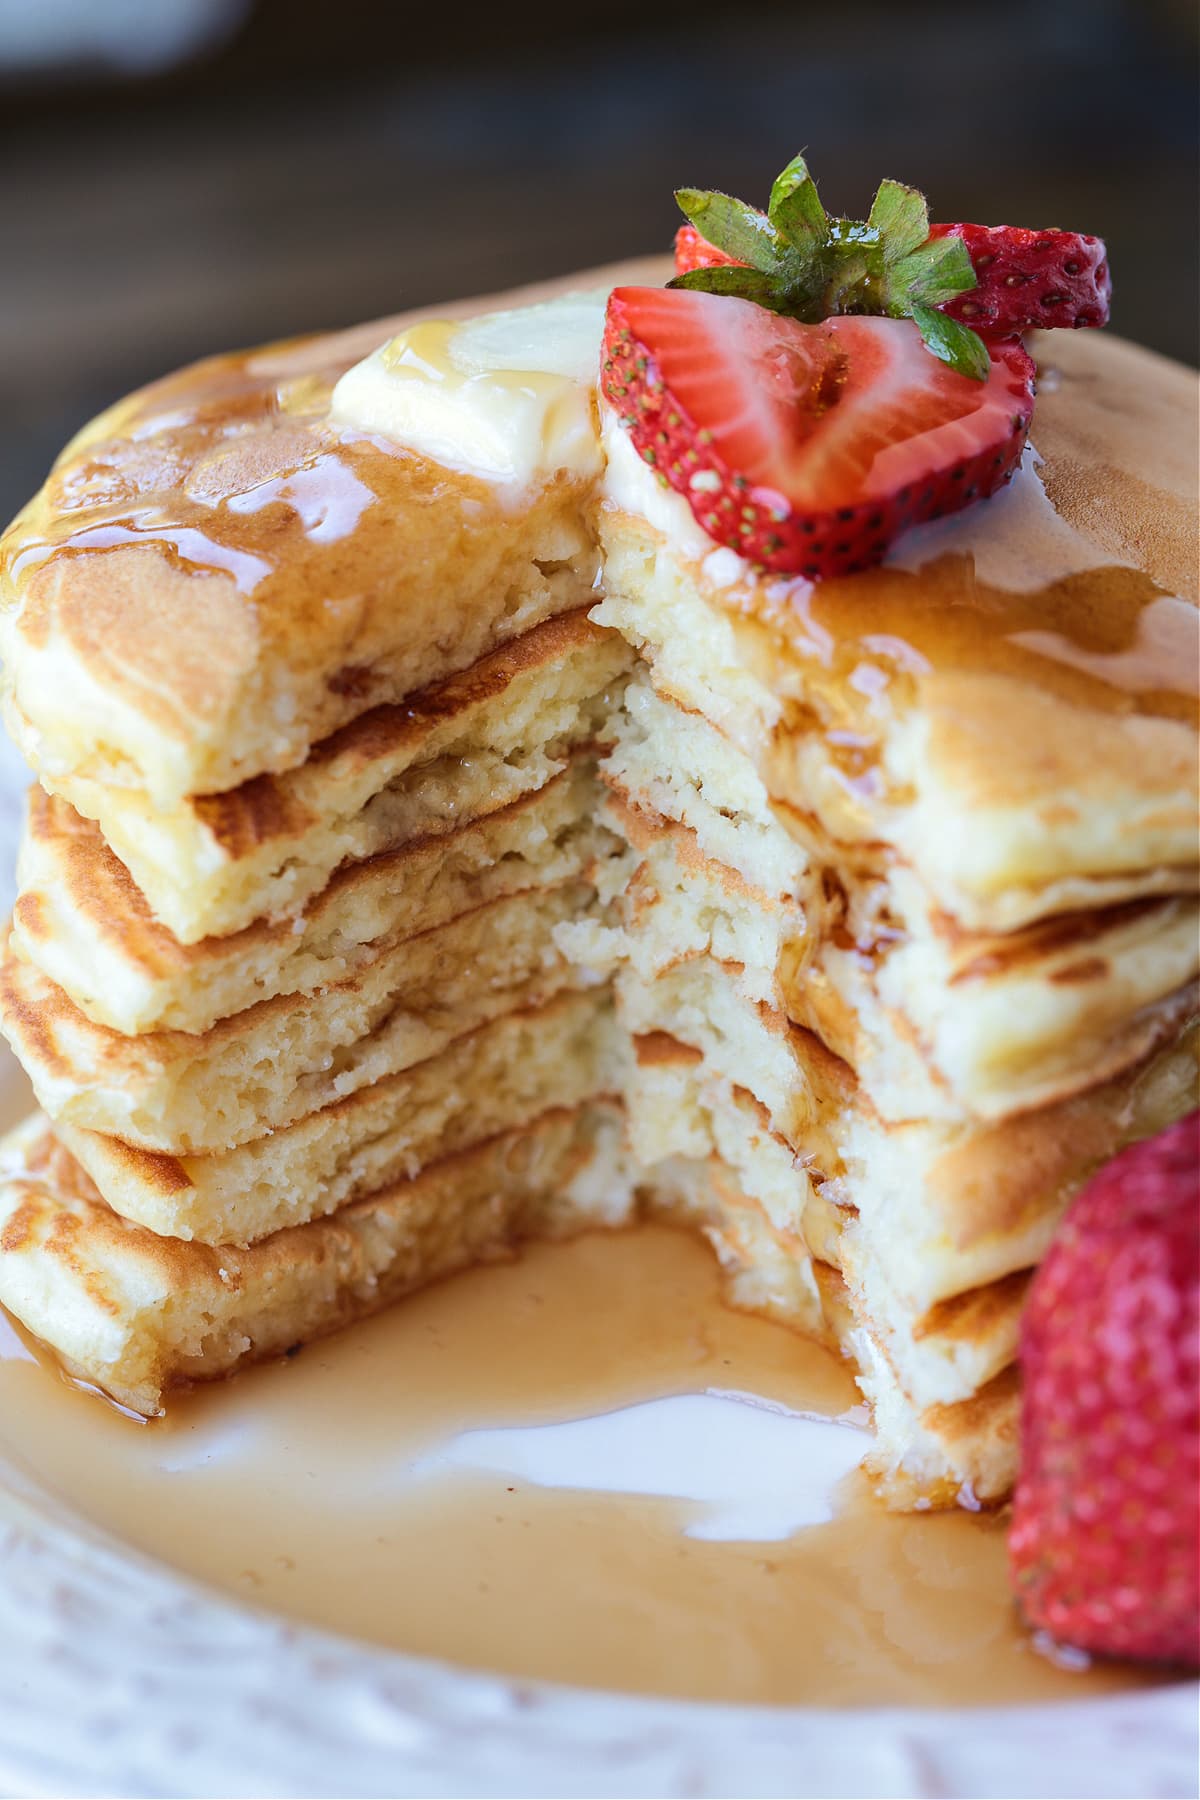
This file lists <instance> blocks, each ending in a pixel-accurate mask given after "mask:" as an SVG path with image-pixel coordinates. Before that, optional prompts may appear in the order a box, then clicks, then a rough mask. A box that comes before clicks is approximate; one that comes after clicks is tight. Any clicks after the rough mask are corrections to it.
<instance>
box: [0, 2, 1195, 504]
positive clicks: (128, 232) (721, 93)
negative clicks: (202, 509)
mask: <svg viewBox="0 0 1200 1800" xmlns="http://www.w3.org/2000/svg"><path fill="white" fill-rule="evenodd" d="M32 3H33V4H34V5H35V6H37V5H42V6H47V5H49V4H50V0H32ZM157 3H158V4H159V5H161V6H165V7H170V6H171V5H172V4H175V0H157ZM202 3H203V0H202ZM209 3H213V4H216V5H218V6H219V7H224V8H225V9H226V11H225V17H224V30H225V34H226V35H225V36H224V38H223V40H221V41H218V42H216V43H214V44H212V45H210V46H209V47H208V48H207V49H205V50H204V51H203V52H202V53H200V54H199V55H194V56H193V57H192V58H191V60H190V61H187V62H186V63H185V64H184V65H183V66H181V67H176V68H174V69H167V70H161V69H160V70H159V71H158V72H157V73H154V74H153V75H150V76H147V75H146V74H145V72H141V73H137V72H131V70H130V68H129V67H128V66H126V67H125V68H124V69H122V70H121V71H118V72H116V73H114V71H113V70H112V69H111V68H110V67H104V66H103V65H102V63H101V62H100V60H99V59H98V56H97V52H96V51H95V48H94V47H93V46H87V45H84V44H83V43H82V41H81V40H72V39H69V40H68V41H67V43H66V46H65V48H66V51H67V56H66V62H65V65H64V64H63V62H62V61H61V60H59V61H58V62H56V63H54V64H51V65H42V66H38V67H31V66H29V64H28V61H27V62H26V65H25V66H17V65H14V64H12V63H11V61H10V65H9V67H8V68H7V71H6V69H5V65H4V41H3V31H2V27H3V18H4V8H3V5H2V4H0V233H2V238H0V245H2V248H0V255H2V257H3V264H2V268H0V513H3V514H4V515H5V516H7V515H8V514H9V513H11V512H12V511H13V510H15V508H16V507H17V506H18V505H19V504H20V503H21V502H22V501H23V500H24V499H25V498H26V497H27V495H28V494H29V493H30V492H31V491H32V489H33V488H34V487H35V486H36V484H37V482H38V481H39V480H40V479H41V477H42V474H43V473H44V471H45V468H46V467H47V465H48V463H49V462H50V460H51V458H52V456H53V455H54V453H55V451H56V450H57V449H58V448H59V446H60V445H61V443H62V442H63V440H64V439H65V438H66V437H67V436H68V435H69V434H70V432H72V431H73V430H74V429H75V428H76V426H78V425H79V424H80V423H81V422H82V421H83V420H84V419H86V418H87V417H88V416H89V415H91V414H92V413H94V412H95V411H97V410H98V409H99V408H100V407H102V406H103V405H105V404H106V403H107V402H108V401H109V400H110V399H112V398H114V397H115V396H116V395H118V394H119V393H121V392H122V391H124V390H126V389H127V388H129V387H131V386H133V385H135V384H137V383H139V382H141V381H144V380H146V379H149V378H150V377H151V376H153V375H155V374H157V373H160V372H162V371H163V370H165V369H166V368H169V367H171V366H173V365H175V364H178V363H180V362H183V361H186V360H188V359H190V358H192V357H195V356H198V355H201V354H203V353H205V352H207V351H209V350H214V349H218V348H222V347H226V346H230V345H235V344H239V343H250V342H255V341H258V340H261V339H264V338H269V337H278V336H284V335H288V334H291V333H294V332H299V331H305V330H309V329H315V328H319V327H324V326H332V325H337V324H342V323H346V322H349V321H351V320H355V319H360V318H365V317H369V316H371V315H373V314H376V313H383V312H388V311H392V310H394V309H396V308H398V307H401V306H403V305H405V304H416V303H418V302H425V301H430V300H436V299H439V298H449V297H451V296H453V295H460V294H466V293H470V292H473V291H487V290H489V289H494V288H496V287H500V286H506V285H509V284H511V283H515V282H519V281H523V280H526V279H533V278H535V277H539V276H544V275H551V274H555V273H559V272H562V271H565V270H569V269H572V268H575V267H579V266H582V265H585V264H588V263H594V262H603V261H606V260H609V259H612V258H616V257H619V256H623V255H627V254H632V253H635V252H642V251H649V250H655V249H661V248H665V247H666V246H667V245H668V243H669V241H670V236H671V233H672V231H673V230H674V226H675V223H676V213H675V208H674V204H673V202H672V199H671V189H672V187H673V186H676V185H679V184H680V183H682V182H688V183H694V184H697V185H713V186H721V187H726V188H729V189H732V190H733V191H735V192H738V193H741V194H742V195H744V196H745V197H746V198H748V199H753V200H756V201H759V202H761V201H762V200H764V199H765V195H766V191H767V188H768V185H769V182H770V179H771V177H772V175H773V174H774V173H775V171H776V169H777V168H778V167H779V166H781V164H782V163H783V162H784V161H785V160H786V158H787V157H788V156H789V155H791V154H792V153H793V152H794V151H795V150H796V149H798V148H800V147H801V146H807V147H808V150H809V153H810V160H811V162H812V165H813V167H814V171H815V173H816V174H817V177H818V179H819V181H820V184H821V191H822V196H823V198H824V199H825V201H826V203H827V205H829V206H830V208H831V209H832V210H836V211H840V212H848V213H860V214H861V213H862V212H863V211H864V210H865V208H866V205H867V203H868V201H869V197H870V194H871V192H872V190H873V187H874V184H875V182H876V181H877V179H878V178H879V177H880V176H882V175H893V176H896V177H898V178H901V179H905V180H909V181H914V182H916V183H918V184H919V185H920V186H922V187H923V188H925V190H926V192H927V193H928V194H929V195H930V197H931V202H932V209H933V214H934V217H935V218H941V219H951V218H973V219H982V220H986V221H991V222H998V221H1003V220H1007V221H1010V222H1015V223H1022V224H1030V225H1058V224H1061V225H1068V226H1072V227H1075V228H1078V229H1080V230H1087V231H1095V232H1099V233H1101V234H1102V235H1104V236H1105V237H1106V238H1107V239H1108V240H1109V246H1110V250H1111V254H1112V264H1113V269H1114V278H1115V284H1116V295H1115V306H1114V323H1115V326H1116V328H1117V329H1118V330H1120V331H1122V332H1124V333H1126V334H1127V335H1128V336H1131V337H1134V338H1137V339H1139V340H1141V341H1142V342H1144V343H1148V344H1151V345H1153V346H1155V347H1157V348H1159V349H1161V350H1164V351H1167V352H1170V353H1171V354H1173V355H1176V356H1182V357H1185V358H1188V359H1194V358H1195V355H1196V348H1195V343H1196V313H1195V295H1196V238H1195V229H1194V221H1195V207H1196V156H1197V148H1196V101H1195V93H1196V79H1195V78H1196V39H1195V12H1194V8H1193V7H1192V6H1191V5H1190V4H1187V5H1183V4H1173V3H1172V0H1007V3H1006V4H1005V5H1004V6H1003V7H1002V8H1001V7H997V6H992V7H987V8H980V7H973V6H970V5H967V4H964V3H962V0H958V3H957V4H948V3H945V0H906V3H905V4H895V3H883V0H880V3H872V0H826V3H825V4H824V5H821V6H819V7H818V6H809V5H806V4H804V3H803V0H791V4H779V5H775V6H771V5H764V4H754V0H751V3H750V4H747V5H745V6H743V7H741V8H732V7H730V6H729V5H728V4H725V5H707V4H705V3H704V0H691V3H690V4H687V5H683V4H678V3H670V0H666V3H664V0H658V3H655V0H643V4H641V5H637V6H635V5H629V4H625V3H624V0H608V3H607V4H599V3H598V0H572V4H571V6H570V7H569V8H567V7H563V9H562V10H561V13H559V14H557V15H556V14H553V13H547V12H546V10H545V8H544V7H536V8H534V7H523V6H521V5H514V6H511V7H506V6H502V5H496V4H491V5H481V4H474V3H473V0H455V4H453V5H445V6H440V7H439V6H436V5H426V6H423V7H420V8H417V7H414V6H410V5H407V4H404V3H402V0H401V3H399V4H386V3H379V4H371V0H209ZM127 4H134V6H135V10H136V0H127ZM120 10H121V9H120V8H116V7H114V11H118V12H119V11H120ZM131 29H132V28H131ZM134 47H135V48H136V43H135V46H134Z"/></svg>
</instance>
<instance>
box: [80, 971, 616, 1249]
mask: <svg viewBox="0 0 1200 1800" xmlns="http://www.w3.org/2000/svg"><path fill="white" fill-rule="evenodd" d="M622 1056H623V1046H622V1044H621V1042H620V1039H619V1035H618V1034H617V1032H616V1031H615V1029H614V1025H613V1019H612V1011H611V1003H610V1001H609V997H608V995H607V993H606V992H605V991H604V990H600V991H598V992H584V993H570V992H568V993H563V994H559V995H557V996H556V997H555V998H554V999H552V1000H550V1001H548V1002H547V1003H546V1004H545V1005H544V1006H541V1007H537V1008H531V1009H530V1010H529V1011H527V1012H509V1013H506V1014H505V1015H504V1016H503V1017H502V1018H499V1019H495V1020H492V1021H491V1022H489V1023H488V1024H485V1025H481V1026H479V1027H478V1028H477V1029H476V1030H475V1031H472V1032H468V1033H467V1034H465V1035H464V1036H462V1037H459V1038H455V1039H454V1040H453V1042H451V1043H450V1044H449V1045H447V1047H446V1048H445V1049H443V1050H441V1051H439V1052H438V1054H437V1055H436V1056H432V1057H429V1058H428V1059H427V1060H426V1061H424V1062H420V1063H415V1064H414V1065H413V1066H412V1067H411V1068H408V1069H403V1070H401V1071H400V1072H399V1073H397V1074H394V1075H389V1076H385V1077H383V1078H381V1079H379V1080H377V1081H375V1082H374V1083H372V1084H371V1085H369V1086H364V1087H360V1088H357V1089H356V1090H355V1091H354V1092H353V1093H350V1094H347V1095H346V1097H345V1098H344V1099H341V1100H335V1101H332V1102H331V1103H330V1104H329V1105H327V1106H324V1107H322V1108H320V1110H319V1111H315V1112H309V1113H306V1114H304V1115H303V1116H302V1117H301V1118H299V1119H297V1120H296V1121H295V1122H294V1123H293V1124H291V1125H288V1126H285V1127H283V1128H282V1129H280V1130H278V1131H268V1132H264V1133H262V1134H260V1135H259V1136H257V1137H254V1138H251V1139H250V1140H249V1141H248V1142H246V1143H244V1144H240V1145H238V1146H237V1147H236V1148H234V1149H232V1150H224V1151H217V1152H213V1153H212V1154H210V1155H188V1154H186V1153H183V1152H180V1153H175V1154H172V1153H167V1152H162V1151H150V1150H140V1149H137V1148H134V1147H132V1146H130V1145H128V1144H125V1143H123V1142H122V1141H121V1139H120V1138H116V1137H110V1136H108V1135H106V1134H104V1133H101V1132H95V1131H85V1130H81V1129H80V1128H78V1127H77V1126H74V1125H69V1124H67V1123H65V1122H64V1121H56V1123H55V1130H56V1132H57V1134H58V1136H59V1138H60V1139H61V1141H62V1142H63V1144H64V1145H65V1146H66V1147H67V1148H68V1149H69V1150H70V1151H71V1153H72V1155H74V1156H75V1158H76V1159H77V1160H78V1161H79V1162H80V1163H82V1165H83V1167H84V1168H85V1169H86V1170H87V1172H88V1174H89V1175H90V1176H91V1178H92V1180H93V1181H94V1182H95V1184H96V1186H97V1187H98V1188H99V1190H100V1192H101V1194H102V1195H103V1197H104V1199H105V1200H106V1201H107V1202H108V1204H109V1205H110V1206H111V1207H112V1208H113V1209H114V1211H116V1212H119V1213H121V1214H122V1215H123V1216H124V1217H125V1218H127V1219H132V1220H133V1221H134V1222H135V1223H137V1224H140V1225H146V1226H148V1227H149V1228H150V1229H151V1230H152V1231H157V1232H160V1233H162V1234H163V1235H166V1236H171V1237H180V1238H198V1239H199V1240H200V1241H201V1242H202V1243H207V1244H247V1243H253V1242H255V1241H256V1240H257V1239H259V1238H263V1237H268V1236H269V1235H270V1234H271V1233H272V1232H275V1231H279V1230H282V1229H283V1228H284V1227H285V1226H289V1225H295V1224H303V1223H307V1222H308V1220H310V1219H313V1218H319V1217H323V1216H324V1215H325V1214H327V1213H331V1212H335V1211H336V1210H337V1209H338V1207H340V1206H345V1205H346V1204H347V1203H348V1202H349V1201H351V1200H355V1199H358V1198H360V1197H361V1196H362V1195H363V1194H365V1193H369V1192H370V1191H371V1189H372V1188H375V1187H379V1186H381V1185H383V1183H385V1182H388V1181H392V1180H394V1179H396V1177H397V1176H399V1175H401V1174H404V1175H413V1174H415V1173H416V1172H417V1171H418V1170H419V1169H420V1168H422V1167H423V1165H424V1164H425V1163H427V1162H433V1161H435V1160H437V1159H438V1158H441V1157H445V1156H451V1155H455V1154H457V1152H458V1151H459V1150H461V1149H466V1148H469V1147H470V1145H471V1144H472V1143H475V1142H477V1141H478V1140H480V1139H482V1138H484V1137H488V1136H493V1135H495V1134H496V1133H497V1132H498V1131H503V1130H505V1129H507V1128H509V1127H510V1126H514V1125H518V1124H524V1123H526V1122H527V1121H528V1120H529V1119H531V1118H533V1117H535V1116H536V1114H537V1113H539V1112H543V1111H545V1110H546V1109H547V1108H548V1107H553V1106H577V1105H579V1104H581V1103H582V1102H583V1101H585V1100H589V1099H591V1098H593V1097H594V1096H596V1095H608V1094H615V1093H618V1092H619V1091H620V1089H621V1086H622V1076H623V1069H622Z"/></svg>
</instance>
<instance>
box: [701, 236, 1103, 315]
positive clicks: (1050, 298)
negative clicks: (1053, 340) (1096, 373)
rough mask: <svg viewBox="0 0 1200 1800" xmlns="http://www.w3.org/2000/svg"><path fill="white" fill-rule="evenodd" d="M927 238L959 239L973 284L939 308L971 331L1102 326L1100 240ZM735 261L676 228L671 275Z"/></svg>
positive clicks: (1000, 237) (1064, 237)
mask: <svg viewBox="0 0 1200 1800" xmlns="http://www.w3.org/2000/svg"><path fill="white" fill-rule="evenodd" d="M929 236H930V238H945V237H959V238H961V239H962V241H963V243H964V244H965V245H966V247H967V254H968V256H969V257H970V258H971V266H972V268H973V269H974V271H975V278H976V281H977V282H978V284H979V285H978V286H977V287H975V288H972V290H971V291H970V293H967V294H959V296H958V297H957V299H955V300H947V301H945V302H944V303H943V305H942V306H941V307H939V309H938V310H939V311H940V312H944V313H949V314H950V317H951V318H953V319H958V320H960V321H961V323H962V324H964V325H969V326H971V328H972V329H973V330H974V331H979V332H983V333H985V334H987V335H990V336H996V335H998V334H1003V335H1004V336H1011V335H1013V334H1015V333H1016V332H1019V331H1030V330H1032V329H1033V328H1034V327H1041V328H1042V329H1043V330H1044V329H1046V328H1048V327H1050V326H1079V325H1107V323H1108V310H1109V302H1110V300H1111V299H1112V277H1111V276H1110V274H1109V271H1108V254H1107V251H1106V250H1105V247H1104V240H1103V238H1098V237H1087V236H1084V235H1083V234H1081V233H1080V232H1078V231H1028V230H1026V229H1025V227H1024V226H1021V225H931V226H930V228H929ZM734 261H735V258H733V257H732V256H727V255H726V254H725V252H724V250H718V249H717V247H716V245H715V244H710V243H709V242H708V240H707V238H703V237H701V235H700V233H699V232H698V231H697V230H696V227H695V226H694V225H681V226H680V228H679V230H678V231H677V232H676V233H675V273H676V275H686V274H688V273H689V271H690V270H692V269H717V268H722V267H724V266H725V265H727V264H729V263H732V262H734Z"/></svg>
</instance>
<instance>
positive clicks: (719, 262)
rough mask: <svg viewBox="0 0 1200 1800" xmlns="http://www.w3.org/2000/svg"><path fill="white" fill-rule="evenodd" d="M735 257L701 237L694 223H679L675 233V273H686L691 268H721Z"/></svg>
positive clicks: (734, 261)
mask: <svg viewBox="0 0 1200 1800" xmlns="http://www.w3.org/2000/svg"><path fill="white" fill-rule="evenodd" d="M736 261H737V258H736V257H734V256H727V255H726V253H725V251H724V250H718V249H717V246H716V245H715V244H710V243H709V241H708V239H707V238H705V237H701V236H700V233H699V232H698V231H697V230H696V227H695V226H694V225H681V226H680V227H679V230H678V231H677V232H676V233H675V273H676V274H677V275H686V274H688V272H689V271H690V270H692V269H723V268H726V267H728V266H729V264H731V263H736Z"/></svg>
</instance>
